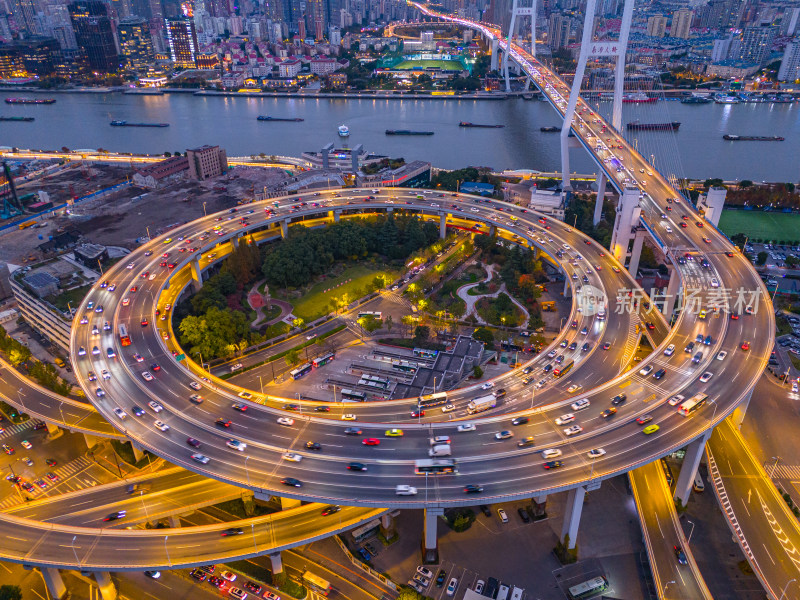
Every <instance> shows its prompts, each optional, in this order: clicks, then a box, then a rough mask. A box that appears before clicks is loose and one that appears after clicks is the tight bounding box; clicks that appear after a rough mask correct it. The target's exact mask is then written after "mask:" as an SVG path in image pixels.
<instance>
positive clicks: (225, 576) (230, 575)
mask: <svg viewBox="0 0 800 600" xmlns="http://www.w3.org/2000/svg"><path fill="white" fill-rule="evenodd" d="M219 576H220V577H222V578H223V579H224V580H225V581H236V573H231V572H230V571H223V572H222V573H220V574H219Z"/></svg>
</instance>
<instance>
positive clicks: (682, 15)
mask: <svg viewBox="0 0 800 600" xmlns="http://www.w3.org/2000/svg"><path fill="white" fill-rule="evenodd" d="M692 18H694V12H693V11H691V10H676V11H675V12H674V13H672V27H670V30H669V34H670V35H671V36H672V37H675V38H681V39H682V40H687V39H689V30H690V29H691V28H692Z"/></svg>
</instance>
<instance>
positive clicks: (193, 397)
mask: <svg viewBox="0 0 800 600" xmlns="http://www.w3.org/2000/svg"><path fill="white" fill-rule="evenodd" d="M189 401H190V402H193V403H194V404H202V403H203V397H202V396H201V395H199V394H192V395H191V396H189Z"/></svg>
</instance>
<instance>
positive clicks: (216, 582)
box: [207, 575, 225, 588]
mask: <svg viewBox="0 0 800 600" xmlns="http://www.w3.org/2000/svg"><path fill="white" fill-rule="evenodd" d="M207 581H208V583H210V584H211V585H213V586H215V587H218V588H219V587H222V586H223V585H224V584H225V580H224V579H223V578H222V577H217V576H216V575H212V576H211V577H209V578H208V579H207Z"/></svg>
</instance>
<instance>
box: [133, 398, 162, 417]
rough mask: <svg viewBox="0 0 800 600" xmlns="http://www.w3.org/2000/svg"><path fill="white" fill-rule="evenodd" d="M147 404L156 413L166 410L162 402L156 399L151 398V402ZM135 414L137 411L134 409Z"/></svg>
mask: <svg viewBox="0 0 800 600" xmlns="http://www.w3.org/2000/svg"><path fill="white" fill-rule="evenodd" d="M147 406H149V407H150V408H151V409H152V410H153V412H155V413H159V412H161V411H162V410H164V407H163V406H161V404H159V403H158V402H156V401H155V400H151V401H150V402H148V403H147ZM134 414H136V411H134ZM136 416H141V415H136Z"/></svg>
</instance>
